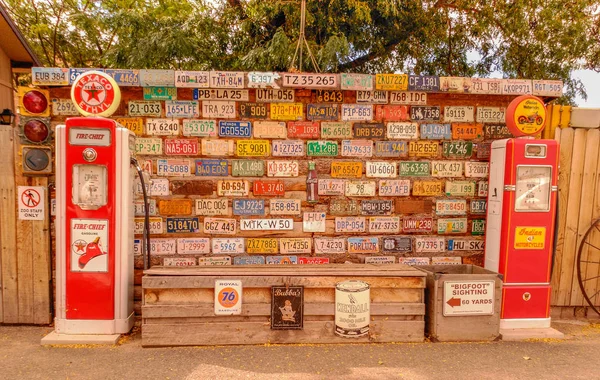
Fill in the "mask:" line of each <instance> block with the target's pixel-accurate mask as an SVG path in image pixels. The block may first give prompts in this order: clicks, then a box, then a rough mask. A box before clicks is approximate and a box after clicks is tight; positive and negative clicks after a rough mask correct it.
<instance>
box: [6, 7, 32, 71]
mask: <svg viewBox="0 0 600 380" xmlns="http://www.w3.org/2000/svg"><path fill="white" fill-rule="evenodd" d="M0 16H1V17H0V49H2V50H3V51H4V52H5V53H6V55H8V58H10V60H11V61H12V62H13V66H32V65H33V66H42V63H41V62H40V60H39V59H38V57H37V56H36V55H35V53H34V52H33V50H32V49H31V46H29V44H28V43H27V41H26V40H25V37H24V36H23V34H22V33H21V31H20V30H19V28H18V27H17V25H16V24H15V22H14V21H13V20H12V19H11V17H10V16H9V15H8V11H7V10H6V8H5V7H4V3H2V2H0Z"/></svg>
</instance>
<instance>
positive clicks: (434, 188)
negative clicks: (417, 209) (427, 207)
mask: <svg viewBox="0 0 600 380" xmlns="http://www.w3.org/2000/svg"><path fill="white" fill-rule="evenodd" d="M413 195H417V196H437V195H442V181H415V182H413Z"/></svg>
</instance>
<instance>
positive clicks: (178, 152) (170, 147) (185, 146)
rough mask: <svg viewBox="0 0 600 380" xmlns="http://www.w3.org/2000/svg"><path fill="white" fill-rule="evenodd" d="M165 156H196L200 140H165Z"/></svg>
mask: <svg viewBox="0 0 600 380" xmlns="http://www.w3.org/2000/svg"><path fill="white" fill-rule="evenodd" d="M164 144H165V154H167V155H170V156H195V155H197V154H198V139H165V141H164Z"/></svg>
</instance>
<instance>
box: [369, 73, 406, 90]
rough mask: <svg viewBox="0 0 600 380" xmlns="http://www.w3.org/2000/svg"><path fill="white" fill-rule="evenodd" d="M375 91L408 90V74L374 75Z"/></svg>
mask: <svg viewBox="0 0 600 380" xmlns="http://www.w3.org/2000/svg"><path fill="white" fill-rule="evenodd" d="M375 89H376V90H394V91H406V90H408V74H376V75H375Z"/></svg>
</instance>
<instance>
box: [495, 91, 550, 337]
mask: <svg viewBox="0 0 600 380" xmlns="http://www.w3.org/2000/svg"><path fill="white" fill-rule="evenodd" d="M506 119H507V126H508V127H509V128H510V129H511V132H512V133H513V135H515V136H524V135H533V134H537V133H539V132H540V131H541V130H542V129H543V127H544V119H545V108H544V104H543V102H542V101H541V100H540V99H538V98H536V97H533V96H523V97H519V98H517V99H515V100H514V101H513V102H512V103H511V104H510V106H509V107H508V109H507V116H506ZM558 159H559V154H558V143H557V142H556V141H554V140H535V139H533V138H531V137H520V138H514V139H507V140H498V141H494V142H493V143H492V148H491V156H490V178H489V192H488V205H487V230H486V241H485V268H486V269H490V270H493V271H497V272H499V273H501V274H502V275H504V286H503V289H502V311H501V315H500V328H501V329H515V328H546V327H550V291H551V288H550V276H551V268H552V259H553V257H552V256H553V242H554V233H555V231H554V226H555V218H556V201H557V199H556V198H557V190H558V186H557V172H558Z"/></svg>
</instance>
